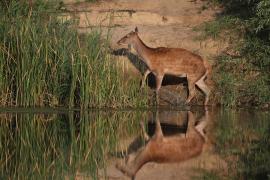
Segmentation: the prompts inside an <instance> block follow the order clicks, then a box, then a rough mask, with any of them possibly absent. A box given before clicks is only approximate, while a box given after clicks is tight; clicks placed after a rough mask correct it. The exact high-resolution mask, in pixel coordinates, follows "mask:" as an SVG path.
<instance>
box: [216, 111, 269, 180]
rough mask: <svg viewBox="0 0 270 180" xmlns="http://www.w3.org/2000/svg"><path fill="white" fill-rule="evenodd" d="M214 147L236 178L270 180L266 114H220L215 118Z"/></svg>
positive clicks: (226, 112)
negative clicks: (222, 156)
mask: <svg viewBox="0 0 270 180" xmlns="http://www.w3.org/2000/svg"><path fill="white" fill-rule="evenodd" d="M217 119H218V122H217V131H216V147H217V150H218V151H219V152H220V153H221V154H222V155H224V157H225V158H226V159H227V160H228V162H229V165H231V170H230V172H232V173H230V175H232V176H233V177H234V178H236V179H239V178H240V179H258V178H259V179H267V178H268V179H269V178H270V151H269V149H270V138H269V137H270V117H269V113H268V112H241V111H240V112H237V111H231V110H230V111H226V110H225V111H222V112H221V114H220V115H219V117H218V118H217Z"/></svg>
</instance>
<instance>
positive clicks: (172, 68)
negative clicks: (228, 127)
mask: <svg viewBox="0 0 270 180" xmlns="http://www.w3.org/2000/svg"><path fill="white" fill-rule="evenodd" d="M117 44H118V45H119V46H121V45H128V46H129V47H130V46H132V47H133V48H134V49H135V51H136V52H137V55H138V56H139V57H140V59H141V60H142V61H143V62H144V63H145V64H146V66H147V70H146V71H145V72H144V74H143V77H142V85H141V87H143V86H144V85H145V81H146V78H147V76H148V75H149V74H150V73H153V74H154V76H155V80H156V89H155V94H156V101H157V102H158V99H159V94H158V93H159V89H160V88H161V85H162V80H163V77H164V75H173V76H178V77H185V78H186V79H187V82H188V97H187V99H186V101H185V103H186V104H189V103H190V101H191V100H192V99H193V98H194V96H195V93H196V90H195V89H196V88H195V87H196V86H197V87H198V88H199V89H200V90H201V91H202V92H203V93H204V95H205V100H204V105H207V104H208V101H209V96H210V92H211V91H210V88H209V87H208V86H207V84H206V83H205V81H204V80H205V79H206V78H207V76H208V74H209V72H210V69H211V67H210V65H209V63H208V62H207V61H206V60H203V58H202V57H201V56H199V55H197V54H195V53H192V52H190V51H188V50H186V49H182V48H166V47H157V48H151V47H148V46H147V45H145V43H144V42H143V41H142V40H141V38H140V37H139V35H138V28H137V27H136V28H135V31H131V32H130V33H128V34H127V35H125V36H124V37H122V38H121V39H120V40H119V41H118V42H117Z"/></svg>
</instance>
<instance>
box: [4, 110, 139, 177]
mask: <svg viewBox="0 0 270 180" xmlns="http://www.w3.org/2000/svg"><path fill="white" fill-rule="evenodd" d="M139 117H140V116H138V115H136V114H135V113H120V112H118V113H116V112H108V113H105V112H83V113H80V112H78V113H69V114H65V115H61V116H58V115H53V114H50V115H44V114H27V113H24V114H2V115H1V121H0V123H1V125H0V172H1V173H0V174H1V175H0V178H1V179H24V178H27V179H63V178H64V177H75V176H76V175H77V174H79V173H82V174H84V175H86V176H90V177H93V178H97V170H98V169H99V168H103V167H104V166H105V165H106V160H107V158H108V152H109V151H114V150H115V148H116V143H117V141H118V139H119V138H120V136H122V135H123V134H124V135H126V136H127V135H128V134H130V133H132V132H134V131H136V130H137V129H136V128H134V127H137V126H136V123H138V122H139V120H138V118H139ZM140 118H141V117H140ZM120 130H121V131H120Z"/></svg>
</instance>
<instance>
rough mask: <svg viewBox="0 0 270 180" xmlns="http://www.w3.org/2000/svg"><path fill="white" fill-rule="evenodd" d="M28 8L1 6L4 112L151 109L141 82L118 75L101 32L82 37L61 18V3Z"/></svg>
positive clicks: (73, 25)
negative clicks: (40, 108)
mask: <svg viewBox="0 0 270 180" xmlns="http://www.w3.org/2000/svg"><path fill="white" fill-rule="evenodd" d="M29 2H30V1H29ZM29 2H28V1H26V0H25V1H15V0H12V1H1V6H0V13H1V14H0V62H1V63H0V105H1V106H23V107H29V106H50V107H55V106H65V107H67V106H68V107H75V106H76V107H78V106H79V107H82V108H89V107H145V106H147V98H146V97H147V96H145V94H146V93H142V92H141V91H140V90H139V85H138V84H137V83H138V81H136V80H130V81H126V80H125V77H124V75H123V73H122V72H121V71H118V69H117V67H116V63H114V62H113V59H112V57H111V56H110V53H109V48H108V39H102V37H101V33H102V32H101V30H98V29H96V30H94V29H93V30H92V31H91V32H90V33H89V34H79V33H78V32H77V30H76V23H75V22H73V21H72V20H69V21H61V20H60V18H58V17H57V16H58V13H61V11H60V10H57V9H59V6H60V5H61V3H60V4H57V3H56V2H46V1H41V0H40V1H39V0H38V1H34V2H35V3H33V4H32V5H30V4H29ZM127 89H128V90H127Z"/></svg>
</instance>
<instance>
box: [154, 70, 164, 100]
mask: <svg viewBox="0 0 270 180" xmlns="http://www.w3.org/2000/svg"><path fill="white" fill-rule="evenodd" d="M163 76H164V75H163V74H162V75H156V103H157V105H158V104H159V95H158V93H159V89H160V88H161V84H162V80H163Z"/></svg>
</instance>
